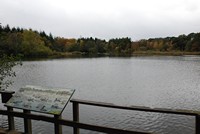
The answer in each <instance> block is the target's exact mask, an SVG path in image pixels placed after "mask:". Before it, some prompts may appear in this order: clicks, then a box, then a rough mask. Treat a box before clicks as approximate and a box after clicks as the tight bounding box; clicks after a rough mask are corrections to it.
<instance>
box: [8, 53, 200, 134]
mask: <svg viewBox="0 0 200 134" xmlns="http://www.w3.org/2000/svg"><path fill="white" fill-rule="evenodd" d="M15 70H16V73H17V77H16V78H14V82H15V83H14V84H13V85H12V86H11V87H10V89H13V90H18V89H19V88H20V87H23V86H25V85H38V86H47V87H62V88H73V89H76V91H75V94H74V96H73V98H76V99H84V100H91V101H100V102H108V103H114V104H118V105H125V106H132V105H136V106H147V107H152V108H154V107H155V108H172V109H189V110H199V111H200V57H199V56H176V57H173V56H151V57H126V58H119V57H118V58H111V57H101V58H71V59H70V58H69V59H54V60H45V61H25V62H23V66H21V67H17V68H15ZM63 118H65V119H72V109H71V104H69V105H68V106H67V107H66V108H65V110H64V113H63ZM80 121H81V122H85V123H92V124H96V125H104V126H110V127H115V128H122V129H130V130H141V131H148V132H153V133H157V134H193V133H194V130H195V128H194V126H195V125H194V124H195V120H194V117H190V116H179V115H170V114H155V113H144V112H137V111H125V110H116V109H115V110H114V109H108V108H99V107H92V106H82V105H81V106H80ZM21 122H22V120H19V119H17V123H16V126H17V128H19V129H21V128H22V123H21ZM33 133H37V134H38V133H41V134H43V133H44V134H47V133H53V125H52V124H50V123H44V122H40V121H34V122H33ZM63 133H69V134H70V133H72V128H70V127H64V128H63ZM81 133H83V134H96V133H97V132H92V131H85V130H81Z"/></svg>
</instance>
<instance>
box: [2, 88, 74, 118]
mask: <svg viewBox="0 0 200 134" xmlns="http://www.w3.org/2000/svg"><path fill="white" fill-rule="evenodd" d="M74 91H75V90H74V89H61V88H47V87H39V86H26V87H24V88H21V89H20V90H19V91H18V92H16V93H15V94H14V95H13V97H12V98H11V99H10V100H9V101H8V102H7V103H6V104H5V106H9V107H14V108H20V109H26V110H30V111H36V112H41V113H47V114H54V115H60V114H61V113H62V111H63V110H64V108H65V106H66V105H67V103H68V101H69V100H70V98H71V97H72V95H73V93H74Z"/></svg>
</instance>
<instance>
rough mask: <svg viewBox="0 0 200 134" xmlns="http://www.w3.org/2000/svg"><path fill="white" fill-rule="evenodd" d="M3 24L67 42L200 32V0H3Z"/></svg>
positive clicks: (0, 3)
mask: <svg viewBox="0 0 200 134" xmlns="http://www.w3.org/2000/svg"><path fill="white" fill-rule="evenodd" d="M0 23H1V25H3V26H5V25H6V24H9V25H10V27H22V28H27V29H29V28H32V29H34V30H38V31H45V32H46V33H47V34H48V33H52V34H53V35H54V36H61V37H65V38H79V37H91V36H92V37H97V38H101V39H110V38H119V37H130V38H132V40H140V39H148V38H155V37H167V36H178V35H180V34H189V33H192V32H200V0H0Z"/></svg>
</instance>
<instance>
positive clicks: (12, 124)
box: [7, 107, 15, 130]
mask: <svg viewBox="0 0 200 134" xmlns="http://www.w3.org/2000/svg"><path fill="white" fill-rule="evenodd" d="M7 110H8V112H13V108H12V107H7ZM8 127H9V130H14V129H15V122H14V117H13V116H11V115H8Z"/></svg>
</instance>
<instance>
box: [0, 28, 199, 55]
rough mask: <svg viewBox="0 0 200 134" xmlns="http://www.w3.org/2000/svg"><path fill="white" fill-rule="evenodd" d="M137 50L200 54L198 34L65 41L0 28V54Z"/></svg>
mask: <svg viewBox="0 0 200 134" xmlns="http://www.w3.org/2000/svg"><path fill="white" fill-rule="evenodd" d="M137 51H162V52H168V51H184V52H199V51H200V33H191V34H189V35H180V36H178V37H166V38H151V39H147V40H144V39H142V40H139V41H131V38H129V37H124V38H115V39H110V40H108V41H106V40H104V39H98V38H93V37H90V38H79V39H74V38H72V39H67V38H62V37H54V36H53V35H52V34H51V33H50V34H46V33H45V32H44V31H36V30H32V29H23V28H19V27H17V28H16V27H13V28H10V26H9V25H6V26H2V25H0V54H6V55H21V56H24V57H48V56H53V55H60V54H63V53H67V52H70V53H81V54H108V55H131V54H132V53H134V52H137Z"/></svg>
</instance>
